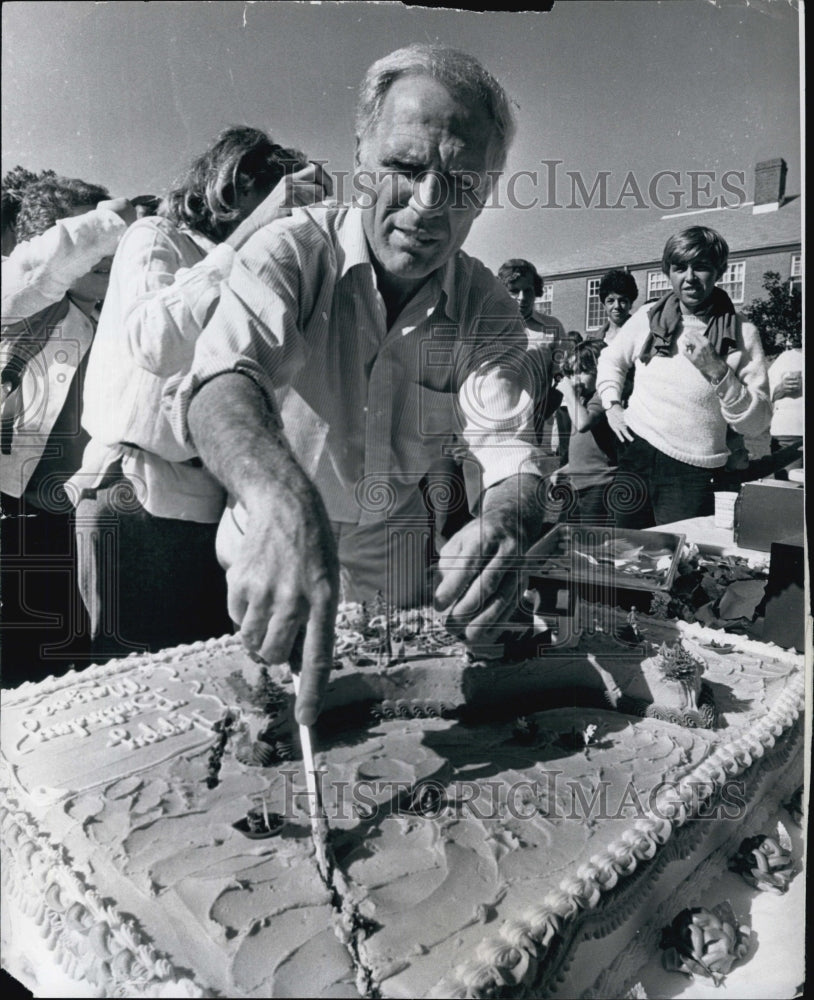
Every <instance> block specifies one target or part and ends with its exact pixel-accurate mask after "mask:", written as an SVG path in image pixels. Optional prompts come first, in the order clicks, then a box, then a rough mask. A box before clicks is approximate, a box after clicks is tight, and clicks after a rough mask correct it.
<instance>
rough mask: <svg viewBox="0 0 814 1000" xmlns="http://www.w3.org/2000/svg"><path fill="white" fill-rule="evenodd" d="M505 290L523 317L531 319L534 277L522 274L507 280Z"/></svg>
mask: <svg viewBox="0 0 814 1000" xmlns="http://www.w3.org/2000/svg"><path fill="white" fill-rule="evenodd" d="M506 291H507V292H508V293H509V295H511V297H512V298H513V299H514V301H515V302H516V303H517V305H518V307H519V309H520V315H521V316H522V317H523V319H525V320H529V319H531V317H532V315H533V313H534V278H532V276H531V275H530V274H524V275H522V276H521V277H519V278H515V279H514V280H513V281H507V282H506Z"/></svg>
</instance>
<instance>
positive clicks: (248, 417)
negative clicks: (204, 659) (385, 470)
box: [188, 372, 339, 725]
mask: <svg viewBox="0 0 814 1000" xmlns="http://www.w3.org/2000/svg"><path fill="white" fill-rule="evenodd" d="M188 425H189V432H190V434H191V436H192V439H193V441H194V443H195V446H196V447H197V449H198V453H199V454H200V456H201V458H202V459H203V461H204V464H205V465H206V466H207V468H208V469H209V470H210V472H212V473H213V475H214V476H215V477H216V478H217V479H218V480H219V481H220V482H221V483H223V485H224V486H225V487H226V489H227V490H228V492H229V493H230V494H231V496H233V497H235V498H236V501H237V506H236V508H235V511H234V512H231V511H230V512H227V514H226V515H224V517H225V518H231V517H235V515H237V518H236V521H235V523H237V526H238V527H239V528H240V529H241V533H242V535H243V537H242V538H241V539H240V541H239V543H238V544H237V545H235V546H234V549H233V552H229V553H228V554H227V553H225V552H224V549H223V548H222V547H221V546H220V545H219V549H218V555H219V558H221V561H222V562H225V563H226V566H227V573H226V580H227V585H228V601H229V614H230V616H231V618H232V620H233V621H234V622H235V623H236V624H237V625H239V626H240V633H241V636H242V638H243V642H244V644H245V645H246V647H247V648H248V649H249V650H250V651H252V652H254V653H256V654H258V655H259V656H260V657H261V658H262V659H264V660H266V661H268V662H272V663H284V662H285V661H286V660H289V661H292V659H295V658H296V659H299V653H300V651H301V653H302V657H301V660H302V670H301V678H300V693H299V697H298V698H297V705H296V717H297V721H298V722H299V723H301V724H303V725H311V724H312V723H313V722H314V721H315V720H316V718H317V715H318V714H319V707H320V704H321V702H322V697H323V694H324V693H325V688H326V686H327V683H328V675H329V674H330V671H331V666H332V665H333V637H334V624H335V618H336V607H337V604H338V601H339V561H338V558H337V554H336V545H335V543H334V537H333V533H332V531H331V526H330V522H329V520H328V515H327V512H326V510H325V506H324V504H323V502H322V498H321V497H320V495H319V493H318V492H317V490H316V488H315V487H314V485H313V484H312V483H311V481H310V480H309V479H308V477H307V476H306V475H305V473H304V472H303V470H302V469H301V468H300V466H299V465H298V464H297V462H296V460H295V458H294V457H293V455H292V454H291V451H290V450H289V448H288V445H287V444H286V442H285V439H284V437H283V435H282V432H281V428H280V422H279V418H278V417H277V415H276V414H275V413H274V412H273V411H272V408H271V406H270V404H269V403H268V402H267V401H266V398H265V396H264V395H263V393H262V392H261V391H260V389H259V388H258V386H257V385H256V384H255V383H254V382H253V381H252V379H250V378H248V377H247V376H245V375H242V374H238V373H236V372H228V373H224V374H222V375H218V376H216V377H215V378H213V379H210V380H209V381H208V382H206V383H205V384H204V385H203V386H201V388H200V389H199V390H198V392H197V393H196V394H195V396H194V397H193V398H192V401H191V403H190V404H189V412H188ZM241 509H242V510H243V511H245V525H241V524H240V523H239V515H240V512H241ZM219 542H220V537H219ZM224 556H226V558H224ZM303 633H304V638H303ZM292 650H294V651H295V658H294V657H292ZM292 666H294V667H295V668H296V667H298V666H299V663H298V662H294V663H292Z"/></svg>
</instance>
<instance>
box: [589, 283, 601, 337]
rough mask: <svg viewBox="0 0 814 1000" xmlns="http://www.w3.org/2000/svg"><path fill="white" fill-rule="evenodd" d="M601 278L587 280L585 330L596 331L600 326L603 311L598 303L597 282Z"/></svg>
mask: <svg viewBox="0 0 814 1000" xmlns="http://www.w3.org/2000/svg"><path fill="white" fill-rule="evenodd" d="M601 280H602V279H601V278H588V295H587V300H586V303H585V329H586V330H598V329H599V327H600V326H602V321H603V319H604V316H605V310H604V309H603V308H602V303H601V302H600V301H599V282H600V281H601Z"/></svg>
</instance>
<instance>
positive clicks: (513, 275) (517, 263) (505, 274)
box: [497, 257, 543, 298]
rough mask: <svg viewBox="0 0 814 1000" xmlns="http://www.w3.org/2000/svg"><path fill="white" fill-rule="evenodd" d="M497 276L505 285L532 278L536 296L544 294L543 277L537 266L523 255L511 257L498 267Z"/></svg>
mask: <svg viewBox="0 0 814 1000" xmlns="http://www.w3.org/2000/svg"><path fill="white" fill-rule="evenodd" d="M497 276H498V278H499V280H500V281H502V282H503V284H504V285H507V286H508V285H509V284H511V283H513V282H516V281H524V280H525V279H530V280H531V284H532V288H533V289H534V297H535V298H539V297H540V296H541V295H542V294H543V279H542V276H541V275H540V274H538V272H537V268H536V267H535V266H534V264H532V263H531V261H529V260H523V258H522V257H511V258H510V259H509V260H506V261H504V262H503V263H502V264H501V265H500V267H499V268H498V272H497Z"/></svg>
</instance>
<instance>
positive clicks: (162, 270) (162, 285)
mask: <svg viewBox="0 0 814 1000" xmlns="http://www.w3.org/2000/svg"><path fill="white" fill-rule="evenodd" d="M179 239H189V237H187V236H184V235H183V234H181V235H180V236H179V234H178V233H177V231H175V228H174V227H173V226H172V225H171V224H170V223H165V222H164V220H161V219H143V220H141V221H139V222H137V223H135V224H134V225H133V226H132V227H131V228H130V230H129V231H128V233H127V235H126V236H125V237H124V239H123V240H122V242H121V245H120V247H119V250H118V254H117V262H116V263H117V270H118V277H119V285H120V288H121V293H120V294H121V301H122V303H123V308H122V326H123V330H122V332H123V334H124V336H125V337H126V339H127V344H128V348H129V350H130V353H131V355H132V356H133V359H134V360H135V362H136V363H137V364H138V365H139V366H140V367H142V368H144V369H146V370H147V371H149V372H151V373H152V374H153V375H158V376H163V377H166V376H169V375H172V374H174V373H176V372H179V371H182V370H186V369H187V368H188V367H189V364H190V363H191V361H192V357H193V354H194V351H195V341H196V340H197V339H198V337H199V336H200V333H201V331H202V330H203V328H204V326H205V325H206V322H207V320H208V319H209V318H210V317H211V315H212V313H213V312H214V308H215V305H216V304H217V301H218V296H219V295H220V286H221V282H222V281H223V280H224V279H225V278H226V277H228V275H229V272H230V271H231V267H232V260H233V257H234V251H233V250H232V248H231V247H230V246H228V245H226V244H220V245H217V246H214V247H212V248H211V249H210V250H209V252H208V253H207V254H206V255H205V256H204V257H203V258H202V259H201V260H200V261H198V263H196V264H193V265H192V266H182V265H183V263H184V260H185V258H186V260H188V259H189V255H188V253H187V254H186V255H185V254H184V252H183V250H182V248H180V247H179V245H178V240H179Z"/></svg>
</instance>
